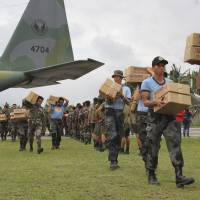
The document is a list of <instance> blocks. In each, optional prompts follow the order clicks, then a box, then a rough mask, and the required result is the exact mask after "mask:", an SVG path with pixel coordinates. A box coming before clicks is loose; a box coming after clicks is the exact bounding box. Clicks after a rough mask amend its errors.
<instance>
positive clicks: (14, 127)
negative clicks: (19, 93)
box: [9, 107, 18, 141]
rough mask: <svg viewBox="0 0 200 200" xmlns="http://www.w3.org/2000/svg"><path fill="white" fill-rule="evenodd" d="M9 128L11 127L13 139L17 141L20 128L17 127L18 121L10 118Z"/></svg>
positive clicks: (12, 109)
mask: <svg viewBox="0 0 200 200" xmlns="http://www.w3.org/2000/svg"><path fill="white" fill-rule="evenodd" d="M15 108H16V107H12V108H11V110H10V113H11V112H13V111H14V109H15ZM9 127H10V128H9V129H10V135H11V140H12V141H16V137H17V133H18V129H17V122H16V121H14V120H11V119H10V120H9Z"/></svg>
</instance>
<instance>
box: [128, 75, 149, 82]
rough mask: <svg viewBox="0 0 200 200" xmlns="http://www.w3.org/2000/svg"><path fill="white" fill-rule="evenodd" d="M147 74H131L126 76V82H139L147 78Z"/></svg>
mask: <svg viewBox="0 0 200 200" xmlns="http://www.w3.org/2000/svg"><path fill="white" fill-rule="evenodd" d="M149 77H150V75H149V74H133V75H129V76H126V83H141V82H142V81H143V80H145V79H147V78H149Z"/></svg>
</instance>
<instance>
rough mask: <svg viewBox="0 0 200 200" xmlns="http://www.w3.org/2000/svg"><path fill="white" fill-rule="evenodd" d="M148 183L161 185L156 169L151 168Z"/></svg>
mask: <svg viewBox="0 0 200 200" xmlns="http://www.w3.org/2000/svg"><path fill="white" fill-rule="evenodd" d="M148 183H149V184H150V185H159V184H160V183H159V182H158V180H157V178H156V174H155V171H154V170H151V169H150V170H149V176H148Z"/></svg>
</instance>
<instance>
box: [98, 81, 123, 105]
mask: <svg viewBox="0 0 200 200" xmlns="http://www.w3.org/2000/svg"><path fill="white" fill-rule="evenodd" d="M99 93H100V95H102V96H103V97H104V98H108V99H110V100H111V101H114V100H115V99H116V98H118V97H119V96H120V94H121V93H122V86H121V85H120V84H117V83H115V82H113V81H112V80H111V79H107V80H106V81H105V82H104V84H103V85H102V86H101V88H100V90H99Z"/></svg>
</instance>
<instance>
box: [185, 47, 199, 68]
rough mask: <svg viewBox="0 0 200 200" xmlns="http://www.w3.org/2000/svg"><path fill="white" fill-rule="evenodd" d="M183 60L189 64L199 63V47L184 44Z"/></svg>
mask: <svg viewBox="0 0 200 200" xmlns="http://www.w3.org/2000/svg"><path fill="white" fill-rule="evenodd" d="M184 62H188V63H190V64H196V65H199V64H200V47H195V46H188V45H187V46H186V49H185V55H184Z"/></svg>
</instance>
